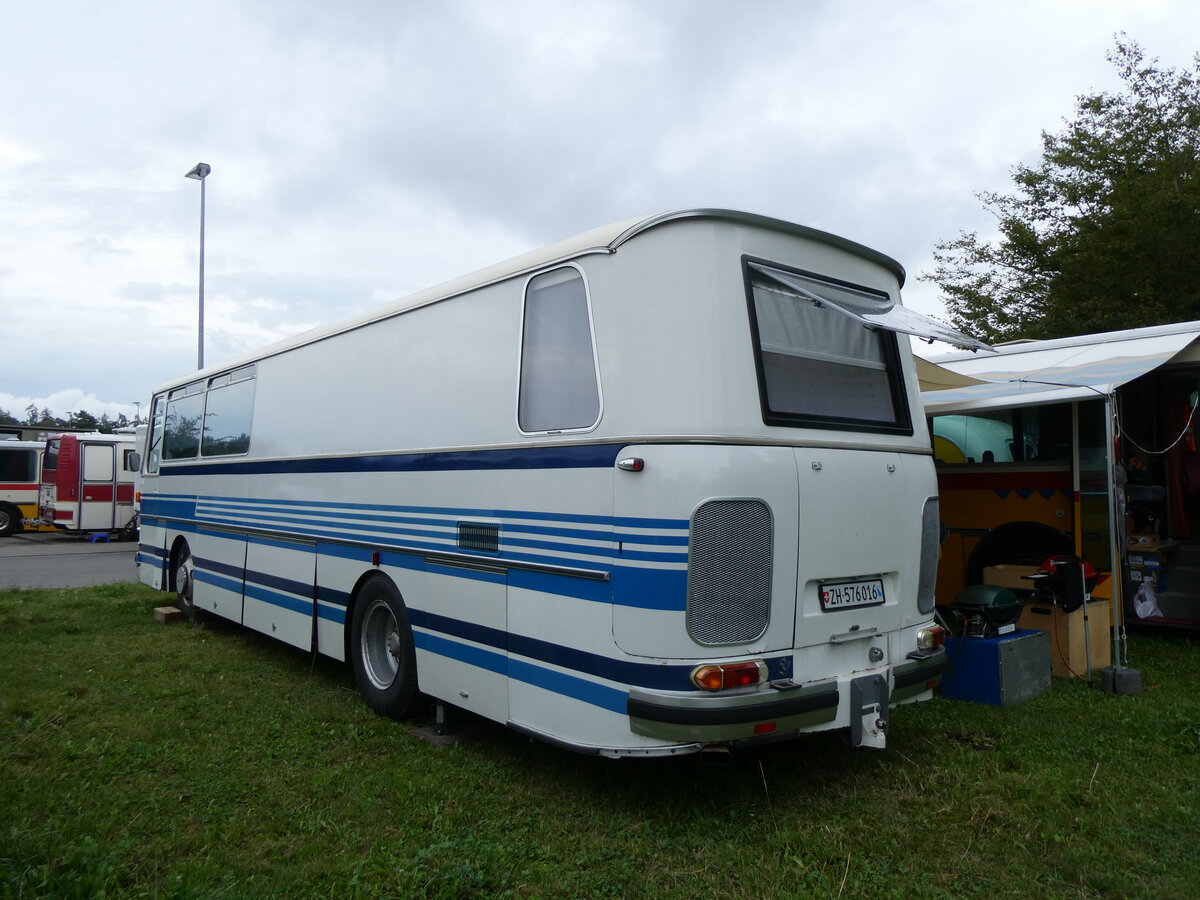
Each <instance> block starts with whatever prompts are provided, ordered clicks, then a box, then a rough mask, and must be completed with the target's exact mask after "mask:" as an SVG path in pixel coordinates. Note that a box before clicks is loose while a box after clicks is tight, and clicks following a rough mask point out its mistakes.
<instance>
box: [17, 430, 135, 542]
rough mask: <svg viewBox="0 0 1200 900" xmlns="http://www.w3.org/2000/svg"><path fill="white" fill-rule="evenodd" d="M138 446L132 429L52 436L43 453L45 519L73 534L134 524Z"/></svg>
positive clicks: (42, 509)
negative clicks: (121, 431)
mask: <svg viewBox="0 0 1200 900" xmlns="http://www.w3.org/2000/svg"><path fill="white" fill-rule="evenodd" d="M136 449H137V448H136V444H135V436H134V434H133V433H125V434H99V433H93V434H60V435H56V436H54V437H51V438H49V439H48V440H47V441H46V444H45V450H44V453H43V456H42V487H41V494H40V498H39V503H38V508H39V515H40V517H41V521H42V522H43V523H45V524H47V525H52V526H54V527H55V528H57V529H60V530H62V531H66V532H69V533H73V534H76V533H87V532H95V531H106V532H120V531H126V530H130V529H133V528H135V527H136V520H135V519H134V514H133V491H134V487H133V481H134V474H135V472H136V469H137V466H136V465H135V464H134V463H135V457H136Z"/></svg>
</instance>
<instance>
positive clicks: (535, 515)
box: [143, 492, 690, 528]
mask: <svg viewBox="0 0 1200 900" xmlns="http://www.w3.org/2000/svg"><path fill="white" fill-rule="evenodd" d="M147 498H148V499H150V500H151V502H159V501H171V502H186V503H240V504H246V505H251V506H264V505H265V506H279V507H310V508H312V509H318V510H333V511H335V512H336V511H338V510H363V511H369V512H383V513H397V514H413V515H436V516H464V517H471V516H488V517H491V518H494V519H519V520H528V521H531V522H571V523H574V524H581V525H600V526H603V527H617V528H687V527H688V526H689V524H690V523H689V521H688V520H687V519H645V518H633V517H628V516H604V515H594V514H584V513H550V512H534V511H532V510H521V509H472V508H468V507H453V506H390V505H384V504H378V503H340V502H337V501H331V500H272V499H267V498H261V497H222V496H216V495H212V496H194V495H191V494H169V493H165V492H157V493H153V494H144V495H143V501H145V499H147Z"/></svg>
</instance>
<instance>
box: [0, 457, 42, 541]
mask: <svg viewBox="0 0 1200 900" xmlns="http://www.w3.org/2000/svg"><path fill="white" fill-rule="evenodd" d="M43 447H44V444H43V443H42V442H41V441H5V440H0V537H8V535H10V534H16V533H17V532H18V531H21V530H22V529H23V528H28V529H31V530H38V529H40V528H42V525H41V523H40V521H39V520H38V490H39V489H40V488H41V482H42V449H43Z"/></svg>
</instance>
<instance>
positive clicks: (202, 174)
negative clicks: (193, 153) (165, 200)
mask: <svg viewBox="0 0 1200 900" xmlns="http://www.w3.org/2000/svg"><path fill="white" fill-rule="evenodd" d="M211 171H212V166H210V165H209V164H208V163H196V165H195V166H193V167H192V170H191V171H190V172H188V173H187V175H185V176H184V177H185V178H194V179H196V180H197V181H199V182H200V328H199V332H200V334H199V339H198V343H197V350H196V368H197V369H203V368H204V179H205V178H207V177H208V173H209V172H211Z"/></svg>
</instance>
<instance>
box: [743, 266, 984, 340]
mask: <svg viewBox="0 0 1200 900" xmlns="http://www.w3.org/2000/svg"><path fill="white" fill-rule="evenodd" d="M749 265H750V268H752V269H753V270H754V271H756V272H758V273H759V274H761V275H765V276H766V277H767V278H770V279H771V280H772V281H774V282H777V283H778V284H781V285H783V286H784V287H785V288H787V289H788V290H789V291H791V292H793V293H795V294H797V295H798V296H800V297H803V298H805V299H806V300H811V301H812V302H813V303H816V304H817V305H818V306H827V307H829V308H830V309H835V310H837V311H838V312H840V313H842V314H843V315H846V316H849V317H850V318H851V319H854V320H855V321H856V322H859V323H860V324H862V325H865V326H866V327H867V328H883V329H885V330H887V331H898V332H900V333H901V334H911V335H913V336H914V337H918V338H920V339H921V340H924V341H945V342H946V343H947V344H951V345H952V346H955V347H958V348H960V349H962V350H987V349H989V348H988V345H987V344H984V343H982V342H981V341H977V340H975V339H974V338H972V337H968V336H967V335H965V334H963V333H962V332H960V331H955V330H954V329H953V328H951V327H949V326H948V325H943V324H942V323H941V322H939V321H937V320H936V319H931V318H930V317H929V316H924V315H921V313H919V312H916V311H914V310H911V309H908V308H907V307H905V306H901V305H900V304H899V303H894V302H892V301H890V300H884V299H882V298H880V297H878V296H876V295H874V294H868V293H865V292H861V291H855V290H854V289H853V288H849V287H845V288H839V289H837V291H836V293H834V291H833V290H832V289H831V290H823V291H819V292H816V291H813V289H812V287H811V286H810V285H806V284H805V283H804V282H803V281H801V280H800V279H799V278H798V277H797V276H794V275H792V274H791V273H790V272H784V271H782V270H780V269H774V268H771V267H770V266H764V265H762V264H760V263H754V262H752V263H750V264H749Z"/></svg>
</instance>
